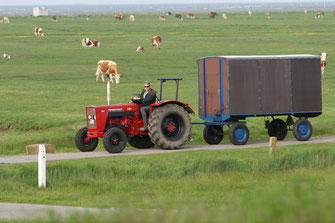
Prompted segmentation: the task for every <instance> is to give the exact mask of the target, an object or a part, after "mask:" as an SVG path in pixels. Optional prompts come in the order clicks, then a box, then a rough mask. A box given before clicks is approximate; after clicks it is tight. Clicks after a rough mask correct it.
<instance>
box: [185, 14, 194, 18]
mask: <svg viewBox="0 0 335 223" xmlns="http://www.w3.org/2000/svg"><path fill="white" fill-rule="evenodd" d="M186 16H187V18H190V19H195V16H194V14H193V13H187V14H186Z"/></svg>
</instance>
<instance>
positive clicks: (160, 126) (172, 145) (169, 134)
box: [148, 104, 192, 149]
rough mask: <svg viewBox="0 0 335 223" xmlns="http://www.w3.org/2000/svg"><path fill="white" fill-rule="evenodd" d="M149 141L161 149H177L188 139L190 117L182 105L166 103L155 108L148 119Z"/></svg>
mask: <svg viewBox="0 0 335 223" xmlns="http://www.w3.org/2000/svg"><path fill="white" fill-rule="evenodd" d="M148 127H149V136H150V138H151V141H152V142H153V143H154V144H155V145H156V146H158V147H160V148H162V149H178V148H180V147H181V146H182V145H184V144H185V143H186V141H188V140H189V138H190V134H191V127H192V125H191V119H190V116H189V115H188V113H187V112H186V111H185V109H184V108H183V107H182V106H179V105H177V104H168V105H165V106H162V107H158V108H156V109H155V110H154V111H153V112H152V113H151V117H150V120H149V126H148Z"/></svg>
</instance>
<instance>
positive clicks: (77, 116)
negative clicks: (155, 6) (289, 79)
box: [0, 12, 335, 155]
mask: <svg viewBox="0 0 335 223" xmlns="http://www.w3.org/2000/svg"><path fill="white" fill-rule="evenodd" d="M314 14H315V13H314V12H311V13H309V14H308V15H303V13H301V12H273V13H271V19H265V16H264V13H261V12H259V13H254V14H253V16H252V17H249V16H248V15H247V13H245V12H244V13H231V14H228V19H227V20H224V19H222V18H219V17H218V18H216V19H210V18H208V15H207V14H197V15H196V17H197V18H196V19H194V20H192V19H186V18H185V19H184V21H176V20H175V18H174V17H168V18H167V21H159V20H158V14H135V18H136V21H135V22H129V21H128V20H127V19H126V20H125V21H116V20H115V19H114V18H113V16H112V15H94V16H93V17H92V19H91V20H90V21H86V19H85V17H84V16H82V15H78V16H60V17H59V22H58V23H53V22H52V21H51V18H50V17H48V18H43V17H40V18H33V17H31V16H27V17H13V18H11V23H10V24H0V36H1V40H2V41H1V42H0V51H1V52H0V53H7V54H9V55H11V57H12V59H11V60H0V98H1V100H0V108H1V112H0V122H2V127H4V126H5V125H6V124H9V123H12V124H13V128H12V129H11V130H9V131H5V130H0V155H13V154H22V153H24V152H25V146H26V145H29V144H35V143H53V144H56V148H57V149H56V151H57V152H64V151H77V150H76V148H75V146H74V136H75V134H76V132H77V130H78V129H79V128H80V126H83V125H85V106H89V105H102V104H106V84H102V83H101V82H100V83H95V69H96V63H97V61H99V60H100V59H112V60H114V61H116V62H117V63H118V66H119V72H120V73H121V74H123V75H124V77H123V78H121V83H120V84H119V85H112V96H113V97H112V103H123V102H126V101H129V99H130V97H131V95H132V94H137V93H139V92H140V91H141V90H142V84H143V82H144V81H145V80H150V81H151V82H152V83H153V88H154V89H157V90H158V89H159V84H158V81H157V80H156V79H157V78H160V77H170V78H171V77H182V78H183V81H182V82H181V85H180V97H179V99H180V100H181V101H183V102H186V103H189V104H190V105H191V107H192V108H193V109H194V110H195V111H196V114H197V112H198V97H197V95H198V90H197V89H198V88H197V65H196V59H198V58H200V57H204V56H216V55H256V54H258V55H263V54H264V55H266V54H268V55H271V54H272V55H273V54H305V53H307V54H318V53H320V52H324V51H325V52H328V53H329V54H330V56H329V57H328V59H327V67H326V73H325V80H324V81H323V86H322V88H323V115H322V116H320V117H318V118H315V119H311V122H312V124H313V127H314V132H313V135H314V136H326V135H333V134H334V133H335V130H334V129H335V128H333V126H335V112H334V111H335V106H334V103H335V96H334V95H335V92H334V91H335V90H334V89H335V86H334V85H335V80H334V78H335V74H334V73H335V68H334V65H333V61H334V59H333V55H334V47H333V36H334V29H333V26H334V24H335V19H333V18H332V15H331V14H330V13H326V15H325V18H323V19H314ZM35 26H38V27H42V28H43V30H44V32H45V37H35V36H34V33H33V29H34V27H35ZM154 35H160V36H162V49H161V50H153V49H152V46H151V37H152V36H154ZM83 37H90V38H93V39H97V40H99V41H101V45H102V46H101V47H100V48H83V47H82V46H81V42H80V41H81V39H82V38H83ZM138 45H143V46H144V48H145V51H144V52H141V53H139V52H135V49H136V47H137V46H138ZM163 94H164V97H163V98H165V99H172V98H173V97H174V94H175V89H174V84H172V83H170V84H166V85H165V88H164V93H163ZM192 121H196V122H199V121H201V120H199V119H198V117H197V115H195V116H192ZM247 121H248V127H249V129H250V140H260V139H267V138H268V135H267V130H266V129H265V128H264V123H263V121H264V120H263V118H249V119H247ZM202 130H203V126H194V127H193V129H192V138H193V142H191V143H193V144H202V143H205V142H204V140H203V138H202ZM227 130H228V129H227V128H225V131H227ZM288 137H292V134H288ZM227 138H228V137H225V138H224V141H228V139H227ZM98 149H102V146H101V143H100V145H99V147H98Z"/></svg>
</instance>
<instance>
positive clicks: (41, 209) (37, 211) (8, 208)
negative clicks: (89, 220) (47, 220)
mask: <svg viewBox="0 0 335 223" xmlns="http://www.w3.org/2000/svg"><path fill="white" fill-rule="evenodd" d="M118 210H119V209H118V208H103V209H99V208H83V207H71V206H56V205H40V204H18V203H0V219H19V218H28V219H34V218H37V217H38V218H44V217H48V216H49V213H50V212H53V213H55V214H56V215H57V216H60V217H66V216H68V215H70V214H71V213H81V214H82V213H90V214H99V213H111V212H113V211H118Z"/></svg>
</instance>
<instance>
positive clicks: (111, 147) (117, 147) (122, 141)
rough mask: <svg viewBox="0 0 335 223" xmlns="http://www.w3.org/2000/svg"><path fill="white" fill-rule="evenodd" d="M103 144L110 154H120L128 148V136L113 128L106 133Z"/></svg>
mask: <svg viewBox="0 0 335 223" xmlns="http://www.w3.org/2000/svg"><path fill="white" fill-rule="evenodd" d="M103 143H104V147H105V149H106V150H107V151H108V152H109V153H120V152H122V150H123V149H124V147H126V143H127V136H126V134H125V133H124V132H123V131H122V130H121V129H120V128H117V127H113V128H111V129H109V130H107V131H106V132H105V135H104V138H103Z"/></svg>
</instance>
